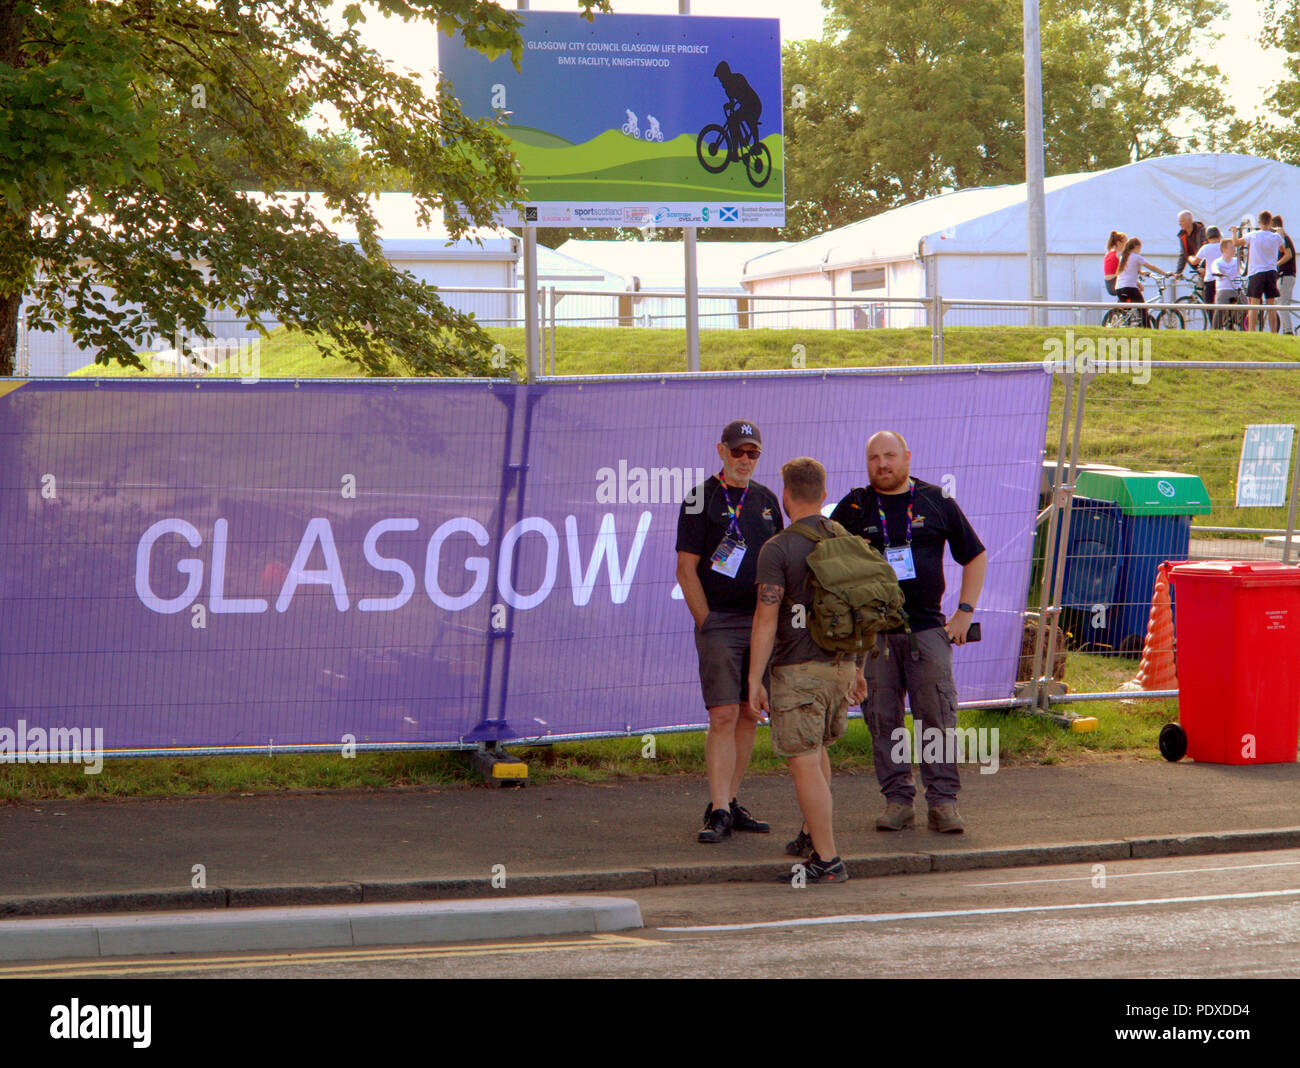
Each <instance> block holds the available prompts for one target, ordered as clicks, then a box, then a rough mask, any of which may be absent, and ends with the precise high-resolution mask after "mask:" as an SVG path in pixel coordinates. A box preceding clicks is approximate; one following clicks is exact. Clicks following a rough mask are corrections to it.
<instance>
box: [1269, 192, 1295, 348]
mask: <svg viewBox="0 0 1300 1068" xmlns="http://www.w3.org/2000/svg"><path fill="white" fill-rule="evenodd" d="M1273 230H1274V231H1275V232H1276V233H1277V235H1278V236H1279V237H1280V238H1281V239H1282V246H1283V252H1282V258H1281V259H1280V260H1278V261H1277V291H1278V298H1277V300H1278V303H1279V304H1282V305H1286V304H1291V303H1293V302H1294V300H1295V242H1294V241H1292V240H1291V237H1290V235H1289V234H1288V233H1287V232H1286V230H1285V229H1284V228H1283V226H1282V216H1281V215H1274V216H1273ZM1278 315H1279V316H1280V317H1281V324H1282V333H1284V334H1294V333H1295V328H1294V326H1293V325H1292V323H1293V319H1292V313H1291V312H1289V311H1285V310H1283V309H1281V308H1279V309H1278Z"/></svg>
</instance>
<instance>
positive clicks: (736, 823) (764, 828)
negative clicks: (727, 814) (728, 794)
mask: <svg viewBox="0 0 1300 1068" xmlns="http://www.w3.org/2000/svg"><path fill="white" fill-rule="evenodd" d="M731 827H732V829H733V830H736V831H749V832H751V833H752V834H768V833H770V832H771V830H772V825H771V824H770V823H764V822H763V821H762V820H756V819H754V817H753V816H751V815H750V814H749V809H747V808H746V807H745V806H744V805H738V804H736V799H735V798H734V797H733V798H732V799H731Z"/></svg>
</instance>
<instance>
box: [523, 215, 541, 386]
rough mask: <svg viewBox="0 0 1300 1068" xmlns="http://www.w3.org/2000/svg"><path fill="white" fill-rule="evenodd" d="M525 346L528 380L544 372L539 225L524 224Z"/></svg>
mask: <svg viewBox="0 0 1300 1068" xmlns="http://www.w3.org/2000/svg"><path fill="white" fill-rule="evenodd" d="M524 348H525V358H526V360H527V371H528V379H527V380H528V381H529V382H536V381H537V378H538V376H539V375H540V374H541V373H542V336H541V331H540V330H539V329H538V325H537V227H536V226H532V225H530V224H525V225H524Z"/></svg>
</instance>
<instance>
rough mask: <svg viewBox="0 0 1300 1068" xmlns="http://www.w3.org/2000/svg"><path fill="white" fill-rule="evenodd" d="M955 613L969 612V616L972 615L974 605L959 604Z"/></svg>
mask: <svg viewBox="0 0 1300 1068" xmlns="http://www.w3.org/2000/svg"><path fill="white" fill-rule="evenodd" d="M957 611H958V612H969V613H970V614H971V615H974V614H975V606H974V605H970V604H967V603H966V602H965V601H962V603H961V604H959V605H958V606H957Z"/></svg>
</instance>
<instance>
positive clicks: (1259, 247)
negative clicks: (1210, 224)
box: [1233, 211, 1286, 330]
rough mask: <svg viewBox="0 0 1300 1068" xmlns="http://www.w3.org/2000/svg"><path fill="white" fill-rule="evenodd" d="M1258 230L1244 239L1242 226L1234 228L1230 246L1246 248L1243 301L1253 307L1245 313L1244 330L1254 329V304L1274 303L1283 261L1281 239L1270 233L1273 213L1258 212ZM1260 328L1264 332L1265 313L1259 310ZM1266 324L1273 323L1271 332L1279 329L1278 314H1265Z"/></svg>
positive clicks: (1271, 231)
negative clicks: (1267, 317)
mask: <svg viewBox="0 0 1300 1068" xmlns="http://www.w3.org/2000/svg"><path fill="white" fill-rule="evenodd" d="M1258 218H1259V229H1257V230H1252V231H1251V232H1250V233H1249V234H1247V235H1246V236H1245V237H1242V236H1241V229H1242V228H1241V227H1238V228H1237V229H1236V234H1237V236H1236V237H1235V238H1233V244H1234V245H1235V246H1236V247H1238V248H1239V247H1241V246H1242V245H1245V246H1246V250H1247V260H1246V299H1247V300H1248V301H1249V302H1250V304H1251V305H1252V308H1251V309H1250V311H1248V312H1247V313H1246V329H1247V330H1254V329H1255V328H1256V327H1255V317H1256V312H1255V309H1254V307H1253V305H1269V304H1272V303H1273V302H1274V301H1276V300H1277V296H1278V288H1277V267H1278V261H1279V260H1280V259H1281V258H1282V250H1283V249H1284V248H1285V247H1286V246H1285V245H1284V244H1283V242H1282V239H1281V238H1280V237H1278V235H1277V234H1275V233H1274V232H1273V214H1272V212H1267V211H1261V212H1260V213H1259V216H1258ZM1258 316H1259V329H1260V330H1264V329H1266V327H1265V323H1264V316H1265V312H1264V310H1263V307H1261V309H1260V311H1259V313H1258ZM1268 316H1269V321H1270V322H1271V323H1272V324H1273V329H1274V330H1277V329H1279V326H1280V324H1279V323H1278V318H1277V312H1270V313H1268Z"/></svg>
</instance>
